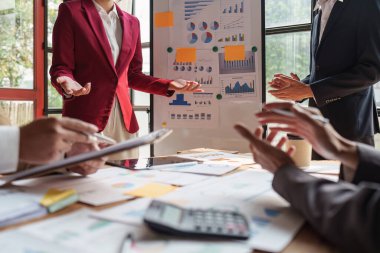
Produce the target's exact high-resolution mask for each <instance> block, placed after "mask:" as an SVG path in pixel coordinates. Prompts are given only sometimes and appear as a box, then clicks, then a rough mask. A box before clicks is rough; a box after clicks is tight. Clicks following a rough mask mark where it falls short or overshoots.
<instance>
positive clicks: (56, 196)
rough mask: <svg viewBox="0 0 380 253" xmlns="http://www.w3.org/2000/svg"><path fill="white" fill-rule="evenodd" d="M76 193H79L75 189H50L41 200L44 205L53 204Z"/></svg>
mask: <svg viewBox="0 0 380 253" xmlns="http://www.w3.org/2000/svg"><path fill="white" fill-rule="evenodd" d="M75 194H77V192H76V191H75V190H58V189H50V190H48V191H47V193H46V194H45V196H44V197H43V198H42V200H41V201H40V204H41V205H43V206H51V205H53V204H54V203H57V202H59V201H62V200H64V199H66V198H68V197H70V196H72V195H75Z"/></svg>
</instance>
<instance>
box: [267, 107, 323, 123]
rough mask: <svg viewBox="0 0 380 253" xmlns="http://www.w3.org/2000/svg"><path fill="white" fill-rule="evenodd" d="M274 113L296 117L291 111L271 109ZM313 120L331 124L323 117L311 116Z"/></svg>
mask: <svg viewBox="0 0 380 253" xmlns="http://www.w3.org/2000/svg"><path fill="white" fill-rule="evenodd" d="M271 111H272V112H274V113H277V114H280V115H282V116H288V117H295V114H294V113H293V112H291V111H286V110H283V109H271ZM311 118H312V119H314V120H317V121H320V122H322V123H323V124H328V123H330V121H329V119H326V118H325V117H323V116H321V115H311Z"/></svg>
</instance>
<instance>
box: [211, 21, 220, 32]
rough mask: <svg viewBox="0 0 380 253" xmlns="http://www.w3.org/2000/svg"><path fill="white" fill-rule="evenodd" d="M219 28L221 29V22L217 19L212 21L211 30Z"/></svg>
mask: <svg viewBox="0 0 380 253" xmlns="http://www.w3.org/2000/svg"><path fill="white" fill-rule="evenodd" d="M218 29H219V23H218V22H216V21H214V22H212V23H211V30H214V31H216V30H218Z"/></svg>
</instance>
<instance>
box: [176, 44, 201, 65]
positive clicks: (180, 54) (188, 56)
mask: <svg viewBox="0 0 380 253" xmlns="http://www.w3.org/2000/svg"><path fill="white" fill-rule="evenodd" d="M175 60H176V62H182V63H184V62H196V61H197V49H196V48H192V47H186V48H177V50H176V55H175Z"/></svg>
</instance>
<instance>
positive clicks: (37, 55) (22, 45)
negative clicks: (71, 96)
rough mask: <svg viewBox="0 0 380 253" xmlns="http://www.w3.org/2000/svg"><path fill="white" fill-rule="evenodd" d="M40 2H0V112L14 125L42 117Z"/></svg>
mask: <svg viewBox="0 0 380 253" xmlns="http://www.w3.org/2000/svg"><path fill="white" fill-rule="evenodd" d="M42 3H43V1H42V0H35V1H24V0H2V1H1V3H0V41H1V45H0V110H1V113H2V115H6V116H7V117H9V119H10V122H11V123H12V124H15V125H23V124H26V123H28V122H30V121H31V120H33V118H35V117H38V116H42V115H43V111H42V110H43V109H42V108H43V89H42V85H43V76H42V73H43V50H42V44H43V29H42V28H41V27H43V19H44V16H43V4H42Z"/></svg>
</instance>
